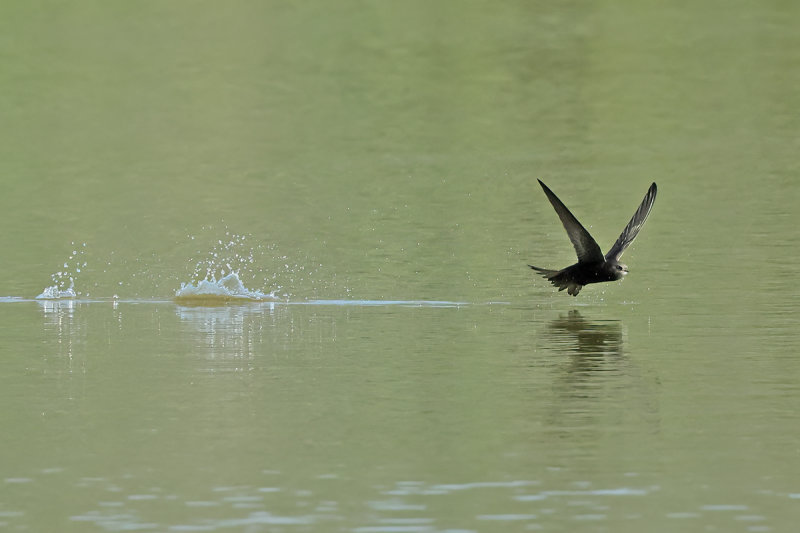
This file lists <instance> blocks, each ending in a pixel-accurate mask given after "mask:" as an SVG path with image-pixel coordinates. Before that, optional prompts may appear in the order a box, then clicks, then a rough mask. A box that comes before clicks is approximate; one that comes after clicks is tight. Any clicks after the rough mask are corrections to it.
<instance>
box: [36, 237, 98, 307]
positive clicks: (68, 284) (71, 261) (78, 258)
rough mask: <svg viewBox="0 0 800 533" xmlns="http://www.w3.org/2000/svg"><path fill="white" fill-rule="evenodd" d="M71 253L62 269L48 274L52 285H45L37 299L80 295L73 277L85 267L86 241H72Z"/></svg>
mask: <svg viewBox="0 0 800 533" xmlns="http://www.w3.org/2000/svg"><path fill="white" fill-rule="evenodd" d="M71 244H72V246H73V250H72V253H71V254H70V255H69V257H68V258H67V260H66V261H64V266H63V270H59V271H58V272H55V273H54V274H51V275H50V279H51V280H52V281H53V285H51V286H49V287H45V288H44V290H42V293H41V294H40V295H38V296H37V297H36V299H37V300H59V299H63V298H76V297H78V296H79V295H80V293H79V292H78V291H76V290H75V279H77V277H78V274H80V273H81V270H82V269H85V268H86V265H87V261H86V243H85V242H84V243H82V244H81V245H80V246H76V245H75V243H74V242H72V243H71Z"/></svg>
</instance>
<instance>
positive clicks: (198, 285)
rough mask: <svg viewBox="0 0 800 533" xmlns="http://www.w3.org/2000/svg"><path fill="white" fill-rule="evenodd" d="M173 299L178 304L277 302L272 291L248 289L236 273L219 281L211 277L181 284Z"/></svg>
mask: <svg viewBox="0 0 800 533" xmlns="http://www.w3.org/2000/svg"><path fill="white" fill-rule="evenodd" d="M175 299H176V300H177V301H180V302H197V303H201V302H205V303H214V302H226V301H230V300H251V301H258V302H261V301H270V300H277V297H276V296H275V292H274V291H273V292H270V293H263V292H261V291H257V290H250V289H248V288H247V287H245V286H244V283H242V280H241V279H239V274H238V272H231V273H230V274H227V275H225V276H223V277H222V278H221V279H219V280H218V279H216V277H214V276H213V275H212V276H211V278H210V279H204V280H201V281H198V282H190V283H181V288H180V289H178V290H177V291H175Z"/></svg>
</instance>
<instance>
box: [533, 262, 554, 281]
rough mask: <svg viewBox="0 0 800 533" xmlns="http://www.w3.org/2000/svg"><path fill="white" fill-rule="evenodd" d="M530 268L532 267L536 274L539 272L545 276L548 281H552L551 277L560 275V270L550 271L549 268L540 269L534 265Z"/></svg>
mask: <svg viewBox="0 0 800 533" xmlns="http://www.w3.org/2000/svg"><path fill="white" fill-rule="evenodd" d="M528 266H529V267H531V268H532V269H534V270H535V271H536V272H538V273H539V274H541V275H542V276H544V277H545V278H547V279H550V276H554V275H556V274H558V272H559V271H558V270H550V269H547V268H539V267H535V266H533V265H528Z"/></svg>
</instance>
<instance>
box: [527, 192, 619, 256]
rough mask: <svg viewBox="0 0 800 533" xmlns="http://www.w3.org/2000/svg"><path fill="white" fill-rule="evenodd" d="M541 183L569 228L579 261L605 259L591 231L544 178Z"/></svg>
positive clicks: (567, 228)
mask: <svg viewBox="0 0 800 533" xmlns="http://www.w3.org/2000/svg"><path fill="white" fill-rule="evenodd" d="M539 185H541V186H542V189H544V193H545V194H546V195H547V199H548V200H550V203H551V204H553V208H554V209H555V210H556V213H558V218H560V219H561V223H562V224H563V225H564V229H565V230H567V235H569V240H570V241H572V246H574V247H575V253H577V254H578V262H579V263H598V262H602V261H603V260H604V258H603V252H602V250H600V246H599V245H598V244H597V242H596V241H595V240H594V239H593V238H592V236H591V235H589V232H588V231H586V229H585V228H584V227H583V226H581V223H580V222H578V219H577V218H575V215H573V214H572V213H570V212H569V209H567V206H565V205H564V204H563V203H561V200H559V199H558V196H556V195H555V194H553V191H551V190H550V189H548V188H547V185H545V184H544V183H542V180H539Z"/></svg>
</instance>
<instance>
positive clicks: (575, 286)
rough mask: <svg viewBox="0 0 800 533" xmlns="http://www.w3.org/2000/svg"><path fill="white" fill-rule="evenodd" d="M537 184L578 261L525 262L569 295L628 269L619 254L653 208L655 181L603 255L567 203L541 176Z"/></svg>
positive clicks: (613, 278)
mask: <svg viewBox="0 0 800 533" xmlns="http://www.w3.org/2000/svg"><path fill="white" fill-rule="evenodd" d="M539 185H541V186H542V189H543V190H544V194H545V195H546V196H547V199H548V200H550V203H551V204H553V208H554V209H555V210H556V213H558V218H560V219H561V223H562V224H563V225H564V229H565V230H567V235H569V240H570V241H572V245H573V246H574V247H575V252H576V253H577V254H578V262H577V263H575V264H574V265H570V266H568V267H566V268H562V269H561V270H549V269H547V268H539V267H535V266H533V265H528V266H529V267H531V268H532V269H534V270H535V271H536V272H538V273H540V274H541V275H542V276H544V277H545V278H547V279H548V280H549V281H550V283H552V284H553V285H555V286H556V287H558V290H559V291H563V290H564V289H567V292H568V293H569V294H571V295H572V296H577V295H578V293H579V292H581V289H582V288H583V286H584V285H588V284H589V283H600V282H602V281H617V280H618V279H622V278H623V276H625V275H626V274H627V273H628V266H627V265H624V264H622V263H620V262H619V258H620V257H622V254H623V253H624V252H625V249H626V248H627V247H628V246H630V244H631V243H632V242H633V239H635V238H636V236H637V235H638V234H639V230H641V229H642V226H643V225H644V221H645V220H647V215H649V214H650V209H652V208H653V202H655V201H656V193H657V192H658V188H657V187H656V184H655V183H653V184H652V185H650V188H649V189H648V190H647V194H645V195H644V199H643V200H642V203H641V204H639V209H637V210H636V212H635V213H634V214H633V218H631V221H630V222H628V225H627V226H625V229H624V230H622V234H620V236H619V238H618V239H617V242H615V243H614V246H612V247H611V249H610V250H609V251H608V253H607V254H606V255H603V252H602V251H600V246H599V245H598V244H597V241H595V240H594V238H592V236H591V235H589V232H588V231H586V228H584V227H583V226H581V223H580V222H578V219H577V218H575V215H573V214H572V213H570V212H569V209H567V206H565V205H564V204H563V203H562V202H561V200H559V199H558V196H556V195H555V194H553V191H551V190H550V189H549V188H548V187H547V185H545V184H544V183H542V180H539Z"/></svg>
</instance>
